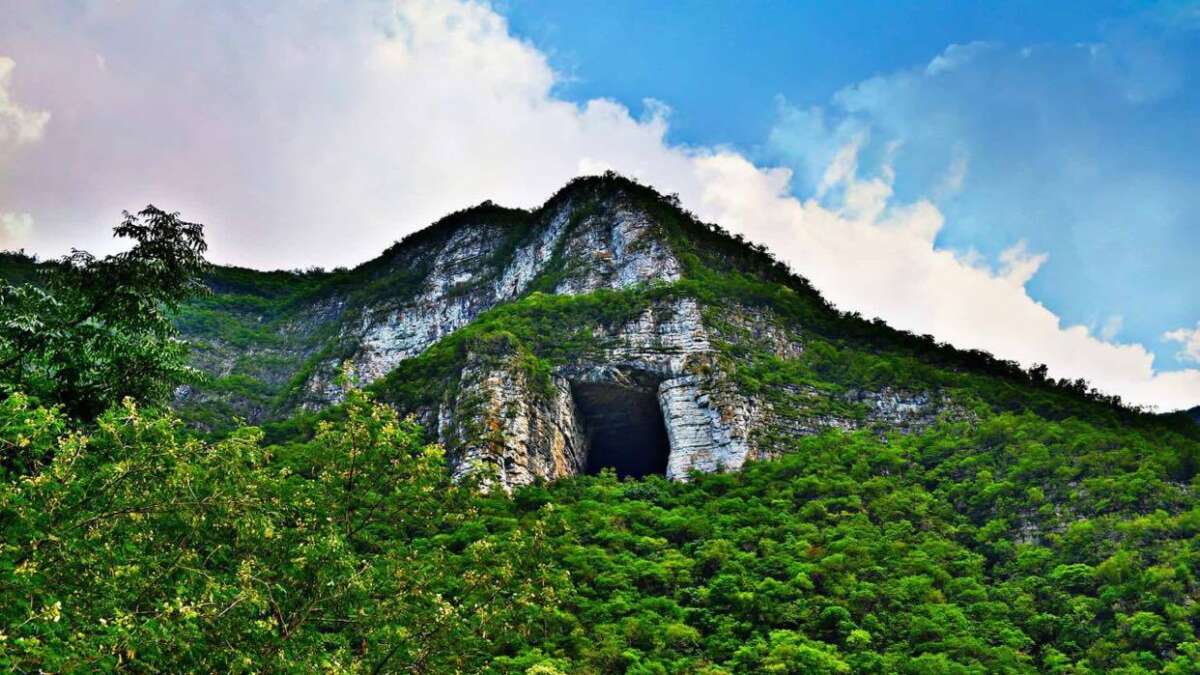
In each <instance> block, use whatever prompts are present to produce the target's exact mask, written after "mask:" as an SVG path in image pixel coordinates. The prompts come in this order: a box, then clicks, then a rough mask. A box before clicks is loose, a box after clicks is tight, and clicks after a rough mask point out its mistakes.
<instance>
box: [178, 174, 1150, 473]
mask: <svg viewBox="0 0 1200 675" xmlns="http://www.w3.org/2000/svg"><path fill="white" fill-rule="evenodd" d="M210 286H211V287H212V289H213V290H214V293H213V294H212V295H211V296H209V297H207V298H204V299H202V300H200V301H197V302H196V303H193V304H192V305H191V306H189V307H188V308H187V310H186V311H185V312H184V313H183V315H182V316H181V317H180V321H179V325H180V327H181V329H182V331H183V333H184V335H185V336H186V337H187V338H188V339H189V340H190V341H191V342H192V344H193V346H194V349H195V354H196V357H195V358H196V364H197V365H198V366H199V367H200V368H201V369H202V370H203V371H205V372H207V373H209V374H210V375H211V376H212V379H211V380H210V381H209V382H207V383H204V384H199V385H195V386H191V387H185V388H182V389H181V390H180V391H179V392H178V397H177V407H178V409H179V410H180V412H181V414H182V415H183V417H184V418H185V419H186V420H188V421H189V422H191V423H192V424H193V425H195V426H197V427H198V428H201V429H207V430H209V431H219V430H220V429H221V426H222V423H223V422H227V421H228V420H230V419H232V418H233V417H234V416H240V417H242V418H245V419H247V420H249V421H251V422H253V423H265V424H266V426H267V428H268V429H269V430H270V432H271V434H272V437H273V438H286V437H288V435H289V434H293V435H294V434H298V433H299V434H302V433H304V427H305V425H306V424H307V425H308V427H309V428H311V421H312V420H313V419H314V418H315V417H317V416H319V415H320V411H322V410H325V409H327V408H328V407H329V406H331V405H334V404H336V403H338V401H340V399H341V397H342V394H343V392H342V389H341V387H340V386H339V384H338V375H339V372H340V366H341V364H342V363H347V364H349V369H350V375H351V376H352V377H353V378H354V379H355V380H357V381H358V382H359V383H361V384H363V385H367V386H369V387H370V388H372V389H373V390H375V391H376V392H377V393H378V395H379V396H380V397H381V398H382V399H383V400H384V401H386V402H388V403H391V404H393V405H394V406H396V407H397V408H399V409H400V410H402V411H404V412H405V413H411V414H413V415H415V416H416V418H417V419H418V421H420V422H421V423H422V424H423V426H424V427H425V428H426V429H428V430H429V433H430V434H431V435H432V436H434V437H435V438H436V440H438V441H439V442H441V443H442V444H443V445H444V446H445V447H446V449H447V457H448V461H449V463H450V465H451V469H452V471H453V473H454V474H455V475H464V474H466V473H469V472H472V471H475V470H479V469H484V470H486V471H488V472H494V474H495V477H496V479H497V480H498V481H499V482H500V484H501V485H503V486H504V487H505V488H508V489H511V488H513V487H515V486H518V485H525V484H529V483H532V482H535V481H536V480H538V479H556V478H562V477H566V476H571V475H577V474H581V473H588V472H594V471H596V470H598V469H599V468H602V467H606V466H607V467H612V468H614V469H615V470H616V471H617V473H618V474H619V475H634V476H639V475H645V474H648V473H660V474H665V475H666V476H667V477H669V478H680V479H681V478H686V477H687V476H688V475H689V473H690V472H694V471H701V472H711V471H718V470H732V469H738V468H740V467H742V466H743V465H744V464H745V463H746V462H747V461H749V460H757V459H766V458H771V457H777V456H779V455H781V454H784V453H786V452H788V451H789V449H790V447H791V446H792V445H793V444H794V442H795V440H796V439H798V438H801V437H805V436H810V435H814V434H818V433H820V432H822V431H824V430H829V429H840V430H847V431H849V430H855V429H863V428H869V429H873V430H875V431H876V432H877V433H878V434H880V435H887V434H889V433H892V432H901V433H909V432H919V431H921V430H924V429H926V428H928V427H929V426H930V425H932V424H934V423H935V422H939V421H943V422H944V421H970V420H974V419H977V418H978V417H979V416H980V414H986V413H987V412H990V411H993V410H1032V411H1035V412H1037V413H1038V414H1039V415H1043V416H1045V417H1047V418H1049V419H1061V418H1065V417H1069V416H1088V417H1093V418H1104V419H1109V420H1133V419H1140V418H1142V417H1147V416H1141V415H1139V414H1138V413H1136V412H1135V411H1130V410H1126V409H1124V408H1121V407H1120V406H1119V405H1117V402H1116V401H1114V400H1113V399H1110V398H1107V397H1104V396H1102V395H1099V394H1097V393H1096V392H1093V391H1090V390H1089V389H1088V388H1087V386H1086V384H1084V383H1082V382H1073V383H1066V382H1063V383H1058V382H1053V381H1050V380H1048V379H1046V378H1045V376H1044V370H1034V371H1024V370H1022V369H1021V368H1020V367H1019V366H1018V365H1017V364H1015V363H1011V362H1003V361H998V360H996V359H994V358H992V357H990V356H989V355H987V354H984V353H980V352H964V351H959V350H956V349H954V348H953V347H951V346H949V345H945V344H938V343H936V342H935V341H934V340H933V339H932V338H930V337H928V336H914V335H911V334H908V333H903V332H899V331H895V330H892V329H890V328H889V327H887V326H886V325H884V324H883V323H882V322H880V321H871V322H868V321H865V320H863V319H862V318H861V317H858V316H856V315H849V314H844V313H841V312H839V311H837V310H836V309H835V308H833V307H832V306H830V305H829V304H828V303H827V302H826V301H824V300H823V299H822V298H821V296H820V295H819V294H818V293H817V292H816V291H815V290H814V289H813V288H812V286H811V285H810V284H809V283H808V282H807V281H805V280H804V279H803V278H802V277H800V276H798V275H796V274H793V273H792V272H791V271H789V270H788V269H787V267H786V266H785V265H783V264H781V263H780V262H778V261H777V260H775V259H774V258H773V257H772V256H771V255H770V254H769V253H768V252H766V251H765V249H763V248H761V247H758V246H755V245H752V244H750V243H747V242H745V241H743V240H742V239H741V238H740V237H735V236H731V235H729V234H728V233H727V232H725V231H724V230H722V229H721V228H719V227H717V226H715V225H709V224H705V223H701V222H699V221H698V220H697V219H695V218H694V217H693V216H691V215H690V214H688V213H686V212H685V211H683V210H682V209H681V208H680V207H679V205H678V203H677V202H676V201H675V200H674V199H673V198H670V197H664V196H662V195H660V194H658V193H657V192H655V191H654V190H652V189H651V188H648V187H645V186H642V185H639V184H637V183H635V182H632V181H628V180H626V179H624V178H620V177H618V176H615V175H607V176H604V177H591V178H581V179H577V180H575V181H573V182H572V183H570V184H569V185H567V186H566V187H564V188H563V189H562V190H560V191H559V192H558V193H557V194H555V195H554V196H553V197H551V198H550V199H549V201H547V202H546V204H545V205H543V206H542V207H541V208H538V209H536V210H531V211H526V210H518V209H508V208H503V207H499V206H496V205H494V204H492V203H490V202H485V203H483V204H481V205H479V206H477V207H474V208H470V209H466V210H463V211H460V212H457V213H454V214H452V215H450V216H447V217H446V218H443V219H442V220H440V221H438V222H437V223H435V224H434V225H432V226H430V227H429V228H426V229H424V230H422V231H420V232H417V233H415V234H412V235H410V236H408V237H406V238H405V239H404V240H403V241H400V242H399V243H397V244H395V245H394V246H392V247H391V248H389V249H388V250H387V251H385V252H384V253H383V254H382V255H381V256H379V257H378V258H376V259H374V260H371V261H369V262H367V263H365V264H363V265H361V266H359V267H356V268H354V269H352V270H336V271H333V272H321V271H312V272H307V273H297V272H271V273H266V272H255V271H251V270H245V269H236V268H218V269H217V270H215V271H214V273H213V274H212V277H211V279H210ZM294 413H299V415H294ZM282 420H288V421H282Z"/></svg>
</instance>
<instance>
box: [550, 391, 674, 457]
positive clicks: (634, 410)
mask: <svg viewBox="0 0 1200 675" xmlns="http://www.w3.org/2000/svg"><path fill="white" fill-rule="evenodd" d="M572 389H573V391H574V395H575V405H576V406H577V407H578V409H579V412H580V415H581V416H582V417H583V428H584V431H585V432H586V433H587V437H588V456H587V473H589V474H597V473H600V471H601V469H604V468H607V467H612V468H613V469H614V470H615V471H616V472H617V476H619V477H621V478H629V477H633V478H640V477H642V476H648V475H650V474H659V475H664V474H666V472H667V455H668V454H670V451H671V444H670V441H669V440H668V438H667V425H666V423H665V422H664V421H663V415H662V409H661V408H660V407H659V405H658V397H657V396H656V394H655V391H654V390H653V389H643V388H635V387H629V386H623V385H619V384H612V383H594V382H583V383H576V384H574V385H573V387H572Z"/></svg>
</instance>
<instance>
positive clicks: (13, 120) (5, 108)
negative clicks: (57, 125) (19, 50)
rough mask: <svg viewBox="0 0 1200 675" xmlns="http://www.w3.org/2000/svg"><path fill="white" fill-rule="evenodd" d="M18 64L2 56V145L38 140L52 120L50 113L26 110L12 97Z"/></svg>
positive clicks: (0, 62)
mask: <svg viewBox="0 0 1200 675" xmlns="http://www.w3.org/2000/svg"><path fill="white" fill-rule="evenodd" d="M16 66H17V64H16V62H15V61H13V60H12V59H10V58H8V57H7V56H0V147H2V146H3V145H5V144H13V145H19V144H22V143H32V142H33V141H36V140H38V139H39V138H41V137H42V131H43V130H44V129H45V128H46V123H47V122H49V121H50V113H48V112H37V111H32V110H26V109H25V108H24V107H22V106H20V105H18V104H17V102H16V101H14V100H13V99H12V94H11V93H10V92H9V88H10V87H11V86H12V74H13V69H15V68H16Z"/></svg>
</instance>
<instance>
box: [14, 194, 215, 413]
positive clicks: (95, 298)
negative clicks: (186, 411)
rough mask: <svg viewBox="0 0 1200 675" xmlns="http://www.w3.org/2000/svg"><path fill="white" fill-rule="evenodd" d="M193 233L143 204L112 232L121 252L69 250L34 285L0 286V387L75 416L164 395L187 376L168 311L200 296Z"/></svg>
mask: <svg viewBox="0 0 1200 675" xmlns="http://www.w3.org/2000/svg"><path fill="white" fill-rule="evenodd" d="M203 230H204V228H203V226H202V225H199V224H197V223H189V222H185V221H183V220H180V218H179V214H177V213H167V212H165V211H162V210H160V209H158V208H155V207H154V206H147V207H146V208H145V209H143V210H142V211H141V212H139V213H137V214H136V215H134V214H130V213H128V212H126V213H125V214H124V220H123V221H122V222H121V224H120V225H118V226H116V227H115V228H113V234H114V236H116V237H118V238H124V239H130V240H132V241H133V242H134V244H133V246H132V247H131V248H130V249H129V250H127V251H125V252H123V253H118V254H115V255H110V256H107V257H104V258H96V257H94V256H92V255H91V254H90V253H88V252H86V251H79V250H73V251H72V252H71V254H70V255H68V256H64V257H63V258H62V259H61V260H58V261H56V262H54V263H50V264H48V265H47V266H46V267H45V268H44V270H43V275H44V276H43V279H42V280H41V283H35V284H22V285H19V286H13V285H9V284H4V285H3V286H0V387H2V388H3V390H4V392H5V393H7V394H11V393H12V392H14V391H24V392H25V393H27V394H30V395H32V396H34V397H36V398H37V399H38V400H40V401H42V402H43V403H46V404H62V405H63V406H64V407H65V409H66V410H67V412H68V413H70V414H71V415H72V416H73V417H80V418H84V419H94V418H95V417H96V416H97V415H98V414H99V413H100V412H102V411H103V410H104V409H105V408H107V407H109V406H111V405H113V404H115V403H117V402H119V401H120V400H121V399H123V398H125V397H127V396H128V397H132V398H135V399H138V400H141V401H145V402H151V403H153V402H158V401H161V400H163V399H165V398H166V397H167V396H168V395H169V394H170V393H171V391H172V390H173V389H174V387H175V386H177V385H178V384H179V383H180V382H182V381H184V380H185V379H186V378H188V377H190V376H191V375H192V371H191V369H190V368H189V367H188V366H187V361H186V353H185V347H184V344H183V343H182V342H181V341H179V340H178V339H177V338H176V331H175V328H174V326H173V325H172V323H171V319H170V313H171V312H173V311H174V310H176V309H178V307H179V305H180V303H181V302H183V301H184V300H186V299H187V298H189V297H192V296H193V295H195V294H197V293H201V292H203V291H204V290H205V288H204V286H203V284H202V283H201V274H202V273H203V272H204V270H205V269H206V268H207V263H206V261H205V259H204V252H205V250H206V249H207V245H206V244H205V242H204V231H203Z"/></svg>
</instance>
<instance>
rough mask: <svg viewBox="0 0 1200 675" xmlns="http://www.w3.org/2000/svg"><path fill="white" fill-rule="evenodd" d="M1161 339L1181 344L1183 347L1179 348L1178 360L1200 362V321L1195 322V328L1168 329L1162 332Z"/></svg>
mask: <svg viewBox="0 0 1200 675" xmlns="http://www.w3.org/2000/svg"><path fill="white" fill-rule="evenodd" d="M1163 339H1164V340H1168V341H1170V342H1178V343H1179V344H1181V345H1183V349H1181V350H1179V358H1180V360H1183V361H1191V362H1192V363H1200V321H1197V322H1196V327H1195V328H1177V329H1175V330H1173V331H1168V332H1167V333H1164V334H1163Z"/></svg>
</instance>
